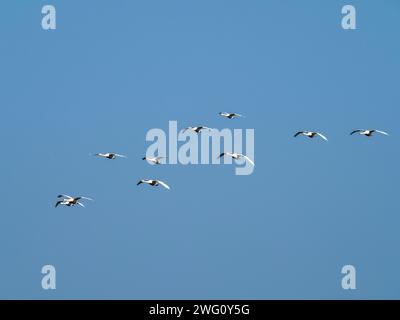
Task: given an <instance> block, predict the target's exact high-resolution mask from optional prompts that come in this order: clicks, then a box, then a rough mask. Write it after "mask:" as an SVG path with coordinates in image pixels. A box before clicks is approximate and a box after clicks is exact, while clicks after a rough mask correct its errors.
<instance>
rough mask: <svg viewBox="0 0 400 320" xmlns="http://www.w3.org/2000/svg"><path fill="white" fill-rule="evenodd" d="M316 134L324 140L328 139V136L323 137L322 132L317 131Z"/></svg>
mask: <svg viewBox="0 0 400 320" xmlns="http://www.w3.org/2000/svg"><path fill="white" fill-rule="evenodd" d="M317 135H319V136H320V137H321V138H322V139H324V140H325V141H328V138H327V137H325V136H324V135H323V134H321V133H319V132H317Z"/></svg>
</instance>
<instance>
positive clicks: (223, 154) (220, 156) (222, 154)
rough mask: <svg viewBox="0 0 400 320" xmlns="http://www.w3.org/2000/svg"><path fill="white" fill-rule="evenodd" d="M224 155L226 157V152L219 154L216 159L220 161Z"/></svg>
mask: <svg viewBox="0 0 400 320" xmlns="http://www.w3.org/2000/svg"><path fill="white" fill-rule="evenodd" d="M225 155H226V152H224V153H221V154H220V155H219V157H218V159H221V158H222V157H225Z"/></svg>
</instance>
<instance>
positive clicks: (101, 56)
mask: <svg viewBox="0 0 400 320" xmlns="http://www.w3.org/2000/svg"><path fill="white" fill-rule="evenodd" d="M46 4H53V5H55V7H56V9H57V30H55V31H44V30H42V28H41V18H42V14H41V8H42V6H43V5H46ZM345 4H352V5H354V6H355V7H356V9H357V28H358V29H357V30H351V31H350V30H349V31H345V30H343V29H342V28H341V17H342V15H341V8H342V6H343V5H345ZM399 14H400V3H398V1H396V0H391V1H390V0H387V1H379V2H378V1H371V0H369V1H350V2H349V1H336V0H331V1H317V0H314V1H313V0H304V1H295V0H292V1H278V0H273V1H272V0H271V1H267V0H264V1H261V0H260V1H256V0H252V1H246V2H244V1H236V0H233V1H232V0H229V1H222V0H218V1H211V0H205V1H183V0H182V1H181V0H170V1H161V0H154V1H136V0H135V1H127V0H126V1H122V0H120V1H109V0H108V1H105V0H102V1H95V0H87V1H77V0H69V1H56V0H52V1H31V0H30V1H28V0H25V1H22V0H19V1H2V2H1V4H0V36H1V41H0V52H1V58H2V59H1V62H0V67H1V76H0V85H1V88H2V90H1V94H0V106H1V111H2V112H1V117H0V141H1V142H0V143H1V146H2V151H3V154H2V160H1V164H2V165H1V168H0V179H1V182H2V183H1V185H0V194H1V207H2V208H1V222H0V243H1V245H0V250H1V256H2V258H1V263H0V298H3V299H10V298H18V299H27V298H34V299H93V298H97V299H364V298H376V299H384V298H386V299H395V298H400V277H399V274H398V270H400V257H399V253H398V244H399V241H400V233H399V232H398V226H399V224H400V216H399V212H400V211H399V203H398V201H397V200H398V198H397V193H398V183H399V181H400V175H399V170H398V164H399V160H400V152H399V141H400V140H399V139H400V130H399V129H398V119H399V116H400V111H399V102H400V91H399V74H400V65H399V57H400V43H399V41H398V40H397V39H398V32H399V30H400V19H399ZM219 111H234V112H239V113H243V114H245V115H246V118H243V119H238V120H235V121H228V120H225V119H223V118H220V117H218V115H217V113H218V112H219ZM170 120H177V121H178V122H179V125H180V126H181V127H185V126H189V125H194V124H198V123H201V124H205V125H208V126H210V127H216V128H227V127H228V128H243V129H246V128H254V129H255V138H256V139H255V151H256V156H255V160H256V170H255V172H254V174H253V175H251V176H242V177H239V176H235V175H234V171H233V167H232V166H200V165H199V166H179V165H178V166H159V167H153V166H149V165H147V164H146V163H144V162H143V161H141V157H143V155H144V153H145V151H146V148H147V146H148V145H149V144H148V143H146V141H145V135H146V133H147V131H148V130H149V129H152V128H162V129H165V130H167V128H168V121H170ZM369 127H371V128H378V129H382V130H385V131H388V132H389V133H390V136H389V137H383V136H377V137H374V138H373V139H366V138H364V137H361V136H353V137H350V136H349V132H350V131H351V130H353V129H356V128H369ZM303 129H309V130H318V131H321V132H323V133H324V134H326V135H327V136H328V137H329V142H327V143H324V142H323V141H319V140H309V139H301V138H299V139H294V138H293V134H294V133H295V132H296V131H297V130H303ZM100 151H115V152H120V153H124V154H127V155H128V156H129V159H119V160H117V161H107V160H103V159H96V158H93V157H90V156H89V153H93V152H100ZM147 177H148V178H152V177H155V178H159V179H161V180H165V181H167V182H168V183H169V184H170V185H171V187H172V188H173V189H172V190H171V191H170V192H168V191H167V190H162V189H150V188H147V186H143V188H141V187H137V186H136V182H137V180H138V179H141V178H147ZM192 181H195V182H194V183H193V182H192ZM215 181H217V183H215ZM59 193H67V194H73V195H80V194H82V195H87V196H90V197H93V198H94V199H95V200H96V201H95V202H93V203H88V206H87V208H85V209H83V208H64V207H62V208H58V209H55V208H54V201H55V198H56V196H57V195H58V194H59ZM46 264H51V265H54V266H55V267H56V270H57V290H55V291H44V290H43V289H42V288H41V279H42V275H41V272H40V271H41V268H42V266H44V265H46ZM347 264H352V265H354V266H355V267H356V268H357V286H358V289H357V290H356V291H353V292H348V291H344V290H342V288H341V279H342V275H341V273H340V271H341V268H342V267H343V266H344V265H347Z"/></svg>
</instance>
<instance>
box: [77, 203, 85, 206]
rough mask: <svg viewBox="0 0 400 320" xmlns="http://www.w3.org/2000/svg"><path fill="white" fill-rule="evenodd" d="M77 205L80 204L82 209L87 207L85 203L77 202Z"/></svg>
mask: <svg viewBox="0 0 400 320" xmlns="http://www.w3.org/2000/svg"><path fill="white" fill-rule="evenodd" d="M77 204H79V205H80V206H81V207H85V206H84V205H83V203H80V202H77Z"/></svg>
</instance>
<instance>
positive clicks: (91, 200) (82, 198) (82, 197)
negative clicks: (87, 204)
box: [80, 197, 94, 201]
mask: <svg viewBox="0 0 400 320" xmlns="http://www.w3.org/2000/svg"><path fill="white" fill-rule="evenodd" d="M80 199H86V200H90V201H94V200H93V199H92V198H88V197H80Z"/></svg>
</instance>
